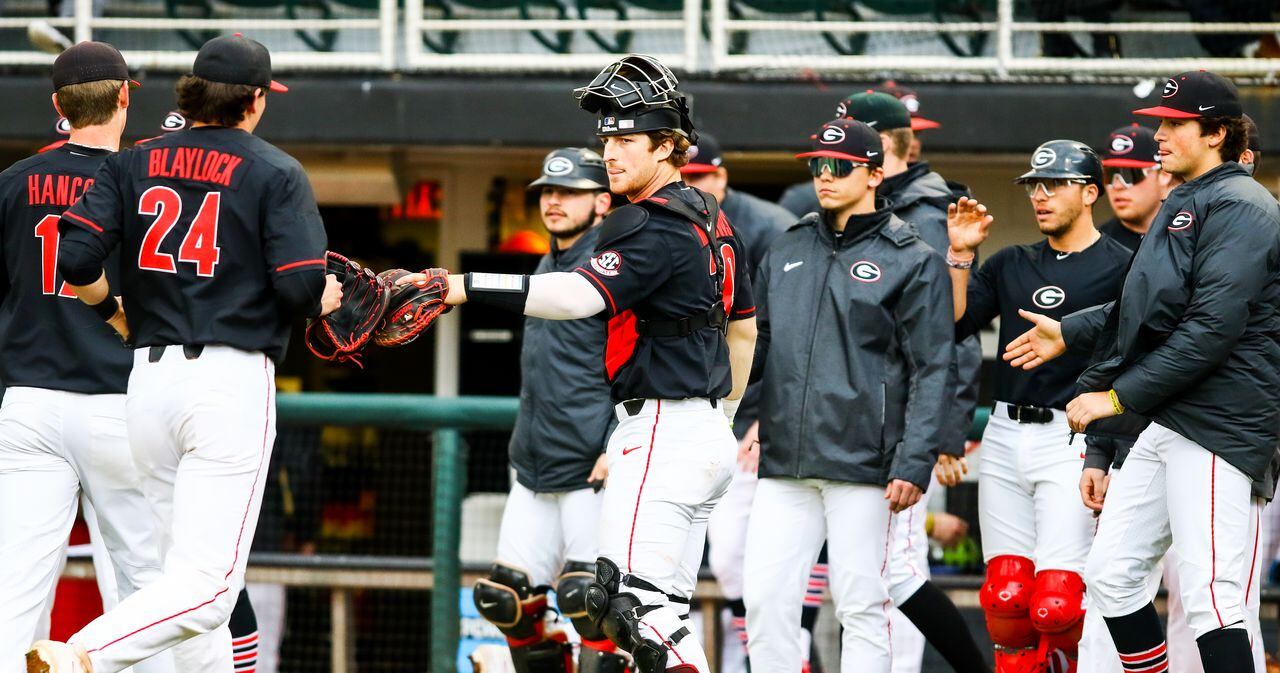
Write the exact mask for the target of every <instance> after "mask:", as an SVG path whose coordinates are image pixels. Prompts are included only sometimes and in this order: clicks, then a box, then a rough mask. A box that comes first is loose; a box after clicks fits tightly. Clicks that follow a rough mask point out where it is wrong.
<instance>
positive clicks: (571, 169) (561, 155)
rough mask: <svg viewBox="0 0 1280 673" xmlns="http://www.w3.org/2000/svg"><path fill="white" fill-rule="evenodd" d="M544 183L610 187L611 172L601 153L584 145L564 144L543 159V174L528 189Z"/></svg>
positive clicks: (563, 185) (583, 188)
mask: <svg viewBox="0 0 1280 673" xmlns="http://www.w3.org/2000/svg"><path fill="white" fill-rule="evenodd" d="M544 186H556V187H565V188H567V189H582V190H593V191H594V190H604V191H607V190H608V189H609V172H608V171H607V170H605V167H604V159H601V158H600V155H599V154H596V153H595V152H592V151H591V150H589V149H586V148H583V147H562V148H560V149H558V150H553V151H552V152H551V153H550V154H548V155H547V156H546V158H545V159H543V160H542V177H540V178H538V179H537V180H534V181H533V182H530V183H529V186H528V189H538V188H539V187H544Z"/></svg>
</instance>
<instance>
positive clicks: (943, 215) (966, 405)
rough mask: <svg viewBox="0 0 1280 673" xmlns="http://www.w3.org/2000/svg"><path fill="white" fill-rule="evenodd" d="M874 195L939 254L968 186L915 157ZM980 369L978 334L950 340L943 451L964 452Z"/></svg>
mask: <svg viewBox="0 0 1280 673" xmlns="http://www.w3.org/2000/svg"><path fill="white" fill-rule="evenodd" d="M957 188H958V191H957ZM809 191H810V192H812V191H813V189H810V190H809ZM876 194H877V195H878V196H883V197H885V198H886V199H888V200H889V203H890V207H891V208H892V209H893V214H894V215H895V216H897V217H898V218H899V219H901V220H903V221H905V222H908V223H910V224H911V225H912V226H914V227H915V228H916V231H917V232H919V233H920V238H922V239H924V242H925V243H928V244H929V247H931V248H933V249H934V250H937V251H938V252H939V253H940V254H943V255H945V254H946V253H947V248H949V247H951V239H950V238H949V237H948V236H947V206H949V205H950V204H952V203H955V201H956V200H957V199H959V198H960V197H961V196H968V195H969V188H968V187H965V186H963V185H950V184H948V183H947V181H946V180H944V179H943V178H942V176H941V175H938V174H937V173H935V172H933V171H932V170H930V169H929V164H928V163H927V162H924V161H920V162H917V163H914V164H911V165H910V166H909V167H908V168H907V170H906V171H905V172H903V173H899V174H898V175H895V176H893V177H891V178H885V180H884V182H882V183H880V186H879V187H878V188H877V189H876ZM948 282H950V279H948ZM981 369H982V342H981V341H980V340H979V339H978V335H976V334H975V335H973V336H970V337H968V338H967V339H964V340H963V341H960V342H959V343H957V344H955V355H954V359H953V360H952V361H951V371H950V372H949V376H950V378H951V386H952V388H953V389H954V390H955V397H954V399H953V406H952V408H951V410H950V411H949V412H948V414H947V419H948V423H947V427H946V431H947V436H946V439H944V440H943V443H942V447H941V450H942V452H943V453H946V454H949V455H952V456H963V455H964V445H965V441H966V440H967V439H968V438H969V429H970V428H971V427H972V426H973V414H974V412H975V411H976V410H977V408H978V381H979V372H980V370H981Z"/></svg>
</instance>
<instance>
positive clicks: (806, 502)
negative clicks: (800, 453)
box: [743, 478, 893, 673]
mask: <svg viewBox="0 0 1280 673" xmlns="http://www.w3.org/2000/svg"><path fill="white" fill-rule="evenodd" d="M892 524H893V517H892V516H890V513H889V507H888V505H887V504H886V503H885V500H884V488H883V487H881V486H870V485H866V484H850V483H845V482H836V481H827V480H822V479H803V480H801V479H787V478H765V479H761V480H760V484H759V486H757V488H756V497H755V502H754V503H753V504H752V507H751V521H750V523H749V524H748V525H747V551H746V572H745V575H746V584H745V587H744V589H745V591H744V593H743V599H744V600H745V602H746V604H747V642H748V643H750V658H751V670H752V673H794V672H795V671H798V670H800V663H801V660H802V658H803V657H802V653H801V649H800V643H801V638H800V631H801V628H800V611H801V604H802V603H803V600H804V594H805V588H806V587H807V585H808V582H809V570H810V568H812V567H813V564H814V562H815V561H817V559H818V552H819V551H820V550H821V549H822V542H823V541H824V540H826V542H827V565H828V567H829V569H830V572H831V585H830V589H831V596H832V598H833V599H834V601H835V608H836V617H837V619H839V621H840V625H841V626H842V627H844V634H843V638H842V648H841V656H840V664H841V665H840V668H841V670H842V671H843V672H844V673H855V671H856V672H858V673H889V672H890V670H891V667H892V658H893V651H892V646H891V645H890V641H891V634H890V633H889V609H890V608H891V607H892V606H891V605H890V602H889V592H888V589H887V578H888V561H889V548H890V542H891V537H892V534H891V526H892Z"/></svg>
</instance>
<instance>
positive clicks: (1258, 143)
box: [1240, 115, 1262, 152]
mask: <svg viewBox="0 0 1280 673" xmlns="http://www.w3.org/2000/svg"><path fill="white" fill-rule="evenodd" d="M1240 117H1241V118H1242V119H1244V126H1245V128H1247V129H1248V130H1249V149H1251V150H1253V151H1254V152H1261V151H1262V134H1261V133H1259V131H1258V124H1257V123H1256V122H1254V121H1253V117H1250V116H1249V115H1240Z"/></svg>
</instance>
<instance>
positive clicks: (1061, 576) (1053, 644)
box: [1031, 570, 1084, 673]
mask: <svg viewBox="0 0 1280 673" xmlns="http://www.w3.org/2000/svg"><path fill="white" fill-rule="evenodd" d="M1031 625H1032V626H1033V627H1035V629H1036V631H1038V632H1040V634H1041V635H1040V650H1041V651H1042V652H1046V653H1048V654H1050V655H1052V654H1053V653H1055V652H1060V653H1061V654H1062V655H1063V656H1062V657H1061V658H1060V659H1065V660H1064V661H1058V662H1057V663H1055V664H1054V666H1053V669H1054V670H1055V671H1063V672H1064V673H1066V672H1067V671H1074V670H1075V662H1076V655H1077V652H1078V651H1079V646H1080V634H1081V632H1082V631H1083V630H1084V580H1083V579H1081V577H1080V575H1078V574H1076V573H1073V572H1071V571H1069V570H1043V571H1041V572H1039V573H1036V583H1035V590H1034V591H1033V592H1032V594H1031Z"/></svg>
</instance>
